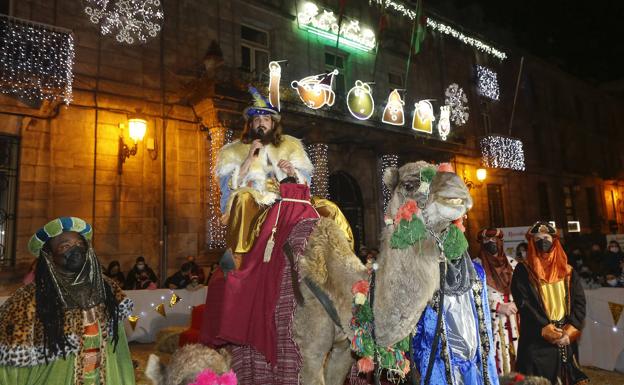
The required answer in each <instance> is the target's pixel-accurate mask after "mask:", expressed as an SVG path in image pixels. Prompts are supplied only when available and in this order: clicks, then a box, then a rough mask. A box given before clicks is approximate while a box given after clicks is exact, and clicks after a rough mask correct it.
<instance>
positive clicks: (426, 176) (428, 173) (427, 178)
mask: <svg viewBox="0 0 624 385" xmlns="http://www.w3.org/2000/svg"><path fill="white" fill-rule="evenodd" d="M436 173H437V171H436V169H435V168H433V167H425V168H424V169H422V170H421V171H420V181H421V182H427V183H431V181H432V180H433V177H434V176H435V174H436Z"/></svg>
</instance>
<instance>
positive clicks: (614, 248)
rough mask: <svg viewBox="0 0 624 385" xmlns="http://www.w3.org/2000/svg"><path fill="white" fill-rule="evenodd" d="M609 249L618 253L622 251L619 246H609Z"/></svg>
mask: <svg viewBox="0 0 624 385" xmlns="http://www.w3.org/2000/svg"><path fill="white" fill-rule="evenodd" d="M609 251H610V252H612V253H617V252H618V251H620V250H619V249H618V248H617V247H615V246H614V247H609Z"/></svg>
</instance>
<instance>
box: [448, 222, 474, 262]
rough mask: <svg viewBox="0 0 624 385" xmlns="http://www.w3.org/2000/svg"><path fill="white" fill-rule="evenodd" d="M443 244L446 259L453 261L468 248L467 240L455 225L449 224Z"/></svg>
mask: <svg viewBox="0 0 624 385" xmlns="http://www.w3.org/2000/svg"><path fill="white" fill-rule="evenodd" d="M443 246H444V255H445V256H446V259H448V260H449V261H455V260H456V259H459V258H460V257H461V256H462V255H463V254H464V253H465V252H466V250H468V240H467V239H466V236H465V235H464V233H462V231H461V230H460V229H459V228H457V226H455V225H451V227H450V228H449V233H448V235H447V237H446V239H445V240H444V245H443Z"/></svg>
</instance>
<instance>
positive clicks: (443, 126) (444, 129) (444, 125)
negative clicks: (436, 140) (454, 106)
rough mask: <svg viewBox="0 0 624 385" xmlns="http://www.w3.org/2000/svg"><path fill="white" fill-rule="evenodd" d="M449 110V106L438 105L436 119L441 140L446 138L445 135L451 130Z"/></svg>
mask: <svg viewBox="0 0 624 385" xmlns="http://www.w3.org/2000/svg"><path fill="white" fill-rule="evenodd" d="M450 116H451V110H450V107H449V106H442V107H440V119H439V120H438V133H440V137H441V138H442V140H446V137H447V136H448V134H449V133H450V132H451V120H450Z"/></svg>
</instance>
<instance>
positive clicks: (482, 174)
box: [464, 168, 487, 190]
mask: <svg viewBox="0 0 624 385" xmlns="http://www.w3.org/2000/svg"><path fill="white" fill-rule="evenodd" d="M476 174H477V181H478V182H477V183H475V182H473V181H471V180H470V179H468V178H466V170H464V183H465V184H466V187H468V190H472V189H473V188H479V187H481V186H482V185H483V183H482V182H483V181H484V180H485V179H486V178H487V171H486V169H484V168H478V169H477V172H476Z"/></svg>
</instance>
